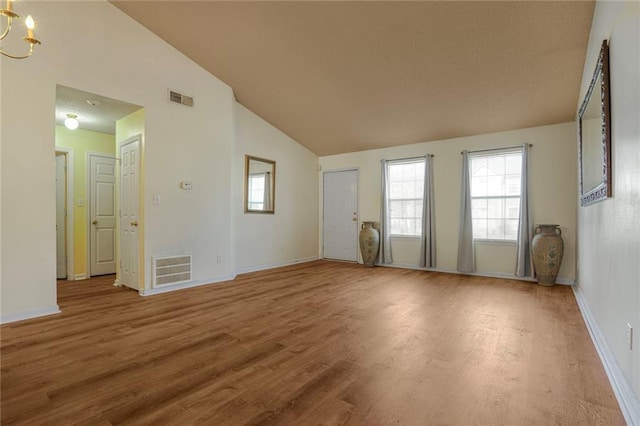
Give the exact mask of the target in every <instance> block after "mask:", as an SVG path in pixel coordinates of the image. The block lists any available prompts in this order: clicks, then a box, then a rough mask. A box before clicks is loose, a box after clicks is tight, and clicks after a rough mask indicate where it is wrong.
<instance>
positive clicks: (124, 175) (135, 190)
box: [120, 138, 140, 290]
mask: <svg viewBox="0 0 640 426" xmlns="http://www.w3.org/2000/svg"><path fill="white" fill-rule="evenodd" d="M120 159H121V160H120V282H121V283H122V285H125V286H127V287H130V288H132V289H134V290H138V289H139V288H138V284H139V271H138V265H139V264H138V244H139V241H138V237H139V234H138V221H139V217H140V213H139V211H140V210H139V200H140V139H139V138H136V139H135V140H132V141H127V142H124V143H123V144H122V145H120Z"/></svg>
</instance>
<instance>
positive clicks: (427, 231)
mask: <svg viewBox="0 0 640 426" xmlns="http://www.w3.org/2000/svg"><path fill="white" fill-rule="evenodd" d="M435 217H436V209H435V197H434V195H433V157H431V155H427V156H426V157H425V163H424V194H423V198H422V235H421V236H420V266H422V267H424V268H434V267H435V266H436V223H435Z"/></svg>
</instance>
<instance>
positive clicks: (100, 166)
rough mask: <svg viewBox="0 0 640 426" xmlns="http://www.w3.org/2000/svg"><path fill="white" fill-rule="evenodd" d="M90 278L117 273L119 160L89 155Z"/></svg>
mask: <svg viewBox="0 0 640 426" xmlns="http://www.w3.org/2000/svg"><path fill="white" fill-rule="evenodd" d="M89 167H90V171H91V178H90V184H89V203H90V218H91V231H90V234H89V241H90V244H89V248H90V249H89V250H90V274H91V276H94V275H105V274H115V272H116V191H115V189H116V160H115V158H113V157H109V156H102V155H90V156H89Z"/></svg>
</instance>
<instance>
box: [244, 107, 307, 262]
mask: <svg viewBox="0 0 640 426" xmlns="http://www.w3.org/2000/svg"><path fill="white" fill-rule="evenodd" d="M236 125H237V127H236V141H237V144H236V148H235V156H234V184H233V188H234V190H233V209H234V216H235V218H234V222H235V229H236V232H235V237H234V238H235V241H236V265H237V267H238V271H239V272H242V271H250V270H256V269H262V268H265V267H271V266H277V265H283V264H288V263H294V262H297V261H303V260H309V259H314V258H317V257H318V172H317V170H318V157H317V156H316V155H315V154H313V153H312V152H311V151H309V150H307V149H306V148H304V147H302V146H301V145H299V144H298V143H297V142H295V141H294V140H293V139H291V138H289V137H288V136H287V135H285V134H284V133H282V132H280V131H279V130H278V129H276V128H274V127H273V126H271V125H270V124H269V123H267V122H266V121H264V120H263V119H261V118H260V117H258V116H257V115H255V114H254V113H252V112H251V111H249V110H248V109H246V108H245V107H244V106H242V105H240V104H236ZM245 155H251V156H254V157H260V158H265V159H268V160H274V161H275V162H276V173H275V176H276V190H275V214H260V213H245V212H244V205H243V202H244V162H245Z"/></svg>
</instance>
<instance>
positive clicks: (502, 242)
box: [473, 239, 518, 245]
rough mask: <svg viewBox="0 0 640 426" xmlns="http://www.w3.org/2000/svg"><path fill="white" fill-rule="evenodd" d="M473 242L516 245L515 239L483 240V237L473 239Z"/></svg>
mask: <svg viewBox="0 0 640 426" xmlns="http://www.w3.org/2000/svg"><path fill="white" fill-rule="evenodd" d="M473 242H474V243H475V244H491V245H493V244H495V245H516V244H517V243H518V242H517V241H516V240H485V239H474V240H473Z"/></svg>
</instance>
